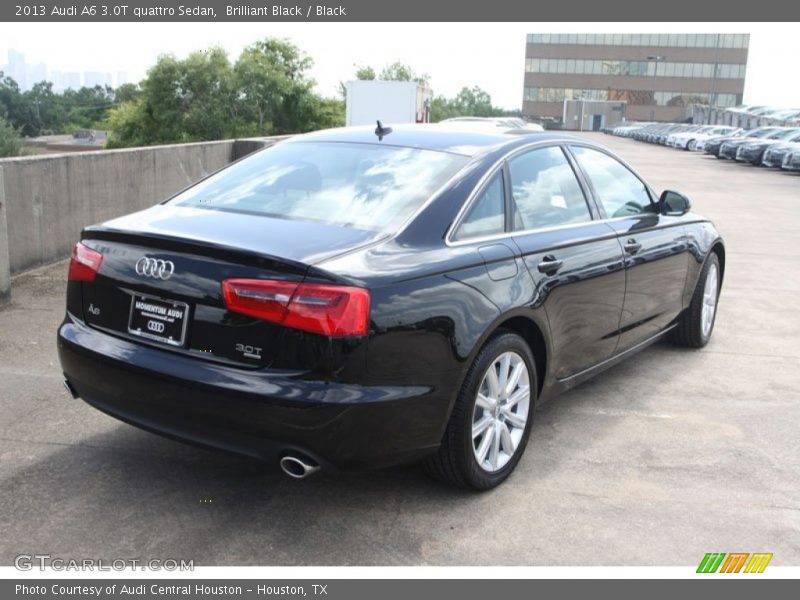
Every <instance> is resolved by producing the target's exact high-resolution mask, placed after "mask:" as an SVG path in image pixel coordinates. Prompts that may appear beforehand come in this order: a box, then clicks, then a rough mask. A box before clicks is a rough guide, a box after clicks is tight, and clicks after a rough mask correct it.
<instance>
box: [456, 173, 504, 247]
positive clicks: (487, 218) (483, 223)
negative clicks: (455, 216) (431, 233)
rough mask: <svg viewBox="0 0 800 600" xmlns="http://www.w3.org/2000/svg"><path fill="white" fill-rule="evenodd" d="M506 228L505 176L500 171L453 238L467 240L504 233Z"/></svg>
mask: <svg viewBox="0 0 800 600" xmlns="http://www.w3.org/2000/svg"><path fill="white" fill-rule="evenodd" d="M505 228H506V198H505V192H504V190H503V174H502V171H498V172H497V173H495V174H494V176H493V177H492V178H491V179H490V180H489V183H488V184H486V186H485V187H484V188H483V191H482V192H481V193H480V194H479V195H478V197H477V198H476V199H475V202H473V203H472V206H470V208H469V210H468V211H467V215H466V217H464V220H463V221H462V222H461V225H460V226H459V227H458V231H456V234H455V235H454V236H453V239H454V240H465V239H469V238H474V237H483V236H486V235H495V234H497V233H503V232H504V231H505Z"/></svg>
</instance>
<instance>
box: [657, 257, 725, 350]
mask: <svg viewBox="0 0 800 600" xmlns="http://www.w3.org/2000/svg"><path fill="white" fill-rule="evenodd" d="M710 279H713V281H709V280H710ZM721 281H722V280H721V278H720V267H719V258H718V257H717V255H716V253H714V252H712V253H711V254H710V255H709V256H708V258H707V259H706V262H705V264H704V265H703V269H702V271H701V272H700V277H699V278H698V280H697V286H696V287H695V290H694V294H692V301H691V303H690V304H689V307H688V308H687V309H686V310H684V311H683V313H682V314H681V316H680V317H679V318H678V325H677V327H675V328H674V329H672V330H671V331H670V332H669V334H668V339H669V340H670V341H671V342H672V343H674V344H677V345H679V346H685V347H687V348H702V347H703V346H705V345H706V344H707V343H708V340H710V339H711V334H712V333H713V331H714V323H715V322H716V318H717V305H718V302H719V291H720V283H721ZM711 287H714V288H715V289H713V290H712V289H710V288H711ZM707 288H708V289H707ZM712 293H713V296H712V295H711V294H712ZM712 299H713V306H711V308H710V309H709V306H710V302H711V300H712ZM704 307H705V310H706V311H708V310H711V314H710V315H709V313H708V312H704Z"/></svg>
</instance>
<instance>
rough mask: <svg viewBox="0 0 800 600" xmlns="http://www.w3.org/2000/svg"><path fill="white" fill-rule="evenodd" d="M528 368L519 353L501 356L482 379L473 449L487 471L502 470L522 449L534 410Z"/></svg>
mask: <svg viewBox="0 0 800 600" xmlns="http://www.w3.org/2000/svg"><path fill="white" fill-rule="evenodd" d="M530 400H531V390H530V377H529V374H528V367H527V365H526V364H525V361H524V360H523V359H522V357H521V356H520V355H519V354H517V353H516V352H504V353H503V354H501V355H500V356H498V357H497V358H496V359H495V360H494V361H493V362H492V364H491V365H489V368H488V369H486V372H485V373H484V375H483V378H482V379H481V384H480V386H479V388H478V394H477V397H476V398H475V408H474V409H473V413H472V450H473V453H474V455H475V460H476V461H477V463H478V465H479V466H480V467H481V469H483V470H484V471H486V472H489V473H494V472H496V471H499V470H500V469H502V468H503V467H504V466H505V465H506V464H507V463H508V461H509V460H511V458H512V457H513V456H514V453H515V452H516V451H517V448H519V445H520V442H521V441H522V436H523V434H524V432H525V426H526V424H527V423H528V413H529V411H530Z"/></svg>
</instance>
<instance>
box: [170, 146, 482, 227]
mask: <svg viewBox="0 0 800 600" xmlns="http://www.w3.org/2000/svg"><path fill="white" fill-rule="evenodd" d="M467 160H468V159H467V158H466V157H464V156H461V155H457V154H451V153H447V152H437V151H433V150H419V149H415V148H403V147H397V146H385V145H378V144H357V143H332V142H288V143H283V144H278V145H276V146H274V147H272V148H269V149H267V150H264V151H262V152H258V153H257V154H254V155H253V156H251V157H248V158H246V159H244V160H242V161H240V162H238V163H236V164H234V165H232V166H231V167H229V168H227V169H224V170H223V171H220V172H219V173H217V174H216V175H213V176H211V177H209V178H208V179H206V180H205V181H203V182H201V183H199V184H198V185H196V186H194V187H192V188H190V189H188V190H186V191H185V192H183V193H181V194H179V195H178V196H176V197H175V198H173V199H172V200H171V201H170V203H172V204H177V205H181V206H195V207H200V208H213V209H220V210H230V211H237V212H245V213H255V214H263V215H267V216H270V217H277V218H284V219H296V220H301V221H317V222H322V223H326V224H331V225H339V226H342V227H353V228H356V229H368V230H377V231H384V230H386V231H390V230H393V229H394V228H395V227H397V226H399V225H401V224H402V223H403V222H404V221H405V220H406V219H408V218H409V217H410V216H411V215H412V214H413V213H414V211H415V210H416V209H418V208H419V207H420V206H421V205H422V204H423V203H424V202H425V201H426V200H427V199H428V198H429V197H430V196H431V195H433V193H434V192H436V190H438V189H439V188H440V187H441V186H442V185H444V183H445V182H447V180H448V179H450V178H451V177H452V176H453V175H455V174H456V173H457V172H458V171H459V170H460V169H461V168H462V167H463V166H464V165H465V164H466V163H467Z"/></svg>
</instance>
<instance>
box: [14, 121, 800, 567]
mask: <svg viewBox="0 0 800 600" xmlns="http://www.w3.org/2000/svg"><path fill="white" fill-rule="evenodd" d="M587 135H590V136H593V137H596V138H597V139H598V140H599V141H601V142H602V143H606V144H607V145H608V146H610V147H612V148H613V149H615V150H616V151H618V152H619V153H620V154H621V155H622V156H623V157H624V158H625V159H626V160H628V161H629V162H630V163H631V164H632V165H634V166H635V167H636V168H637V169H638V170H639V171H640V172H641V173H642V174H643V175H644V176H645V177H647V178H648V179H649V180H650V182H651V183H652V184H653V185H654V186H655V187H656V188H658V189H664V188H672V189H677V190H678V191H682V192H684V193H686V194H687V195H689V197H690V198H691V199H692V200H693V203H694V207H695V210H696V211H697V212H700V213H701V214H704V215H706V216H708V217H710V218H712V219H713V220H714V221H715V222H716V224H717V226H718V227H719V229H720V230H721V231H722V232H723V235H724V236H725V239H726V242H727V270H726V276H725V283H724V288H723V292H722V298H721V301H720V306H719V314H718V320H717V325H716V331H715V334H714V338H713V340H712V342H711V344H710V345H709V346H708V347H707V348H705V349H703V350H700V351H687V350H683V349H679V348H674V347H671V346H669V345H667V344H666V343H663V344H657V345H656V346H654V347H652V348H650V349H648V350H647V351H645V352H643V353H641V354H639V355H637V356H636V357H634V358H633V359H631V360H629V361H627V362H626V363H624V364H622V365H620V366H618V367H615V368H613V369H611V370H610V371H607V372H606V373H604V374H602V375H600V376H599V377H597V378H595V379H593V380H592V381H590V382H588V383H586V384H584V385H582V386H580V387H578V388H577V389H575V390H573V391H571V392H569V393H568V394H566V395H564V396H562V397H561V398H559V399H558V400H554V401H553V402H550V403H549V404H547V405H545V406H544V407H542V408H541V409H540V410H538V411H536V412H535V422H534V426H533V432H532V438H531V443H530V444H529V446H528V449H527V452H526V454H525V456H524V457H523V459H522V461H521V463H520V465H519V468H518V469H517V472H516V473H515V474H514V475H513V476H512V477H511V478H510V479H509V480H508V481H507V482H506V483H505V484H504V485H503V486H501V487H500V488H499V489H497V490H494V491H492V492H490V493H485V494H473V493H466V492H461V491H456V490H452V489H449V488H447V487H445V486H443V485H441V484H439V483H437V482H435V481H431V480H429V479H428V478H427V477H426V476H425V475H424V474H423V473H422V472H421V470H419V469H418V468H415V467H404V468H397V469H390V470H386V471H381V472H376V473H370V474H364V475H348V476H340V477H334V476H328V475H325V474H321V475H320V476H317V477H313V478H310V479H308V480H304V481H301V482H296V481H293V480H289V479H288V478H286V477H285V476H283V475H282V474H281V473H279V471H278V470H277V468H276V466H274V465H264V464H260V463H257V462H253V461H250V460H247V459H241V458H237V457H231V456H228V455H225V454H220V453H215V452H210V451H205V450H200V449H196V448H193V447H190V446H185V445H182V444H179V443H176V442H172V441H168V440H165V439H162V438H159V437H157V436H154V435H151V434H148V433H145V432H142V431H139V430H137V429H135V428H133V427H130V426H128V425H125V424H122V423H119V422H117V421H115V420H114V419H111V418H110V417H107V416H105V415H103V414H101V413H100V412H98V411H96V410H94V409H92V408H90V407H89V406H87V405H85V404H84V403H82V402H80V401H75V400H72V399H71V398H70V397H69V396H68V395H67V393H66V392H65V391H64V390H63V389H62V386H61V376H60V371H59V367H58V361H57V357H56V351H55V344H54V339H55V331H56V328H57V326H58V324H59V322H60V320H61V318H62V314H63V309H64V297H63V296H64V288H65V285H64V281H65V279H66V263H64V262H62V263H58V264H56V265H53V266H50V267H46V268H43V269H39V270H37V271H34V272H31V273H28V274H25V275H22V276H19V277H17V278H15V280H14V295H13V299H12V302H11V303H10V304H9V305H7V306H6V307H5V308H2V309H0V415H2V416H0V531H2V535H0V564H4V565H8V564H11V563H12V562H13V559H14V556H15V555H17V554H23V553H25V554H32V553H48V554H51V555H52V556H59V557H63V558H84V557H86V558H90V557H92V558H107V559H109V560H110V559H114V558H141V559H164V558H183V559H194V561H195V564H196V565H284V564H286V565H292V564H317V565H421V564H425V565H427V564H431V565H472V564H479V565H687V566H689V565H696V564H697V563H699V561H700V559H701V558H702V557H703V555H704V554H705V553H706V552H711V551H722V552H735V551H743V552H773V553H774V554H775V557H774V559H773V562H772V564H773V565H798V564H800V452H799V451H798V449H800V426H798V423H800V376H798V373H800V311H798V308H797V300H798V297H800V296H799V292H800V266H798V265H800V244H798V241H800V239H799V238H798V233H797V232H798V229H799V228H800V177H798V176H796V175H790V174H786V173H780V172H765V171H764V169H757V168H753V167H748V166H743V165H741V164H731V163H730V162H727V161H726V162H723V161H718V160H716V159H713V158H706V157H703V156H700V155H697V154H690V153H687V152H681V151H677V150H672V149H667V148H663V147H654V146H649V145H645V144H641V143H637V142H633V141H630V140H625V139H619V138H613V137H609V136H601V135H597V134H587Z"/></svg>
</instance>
